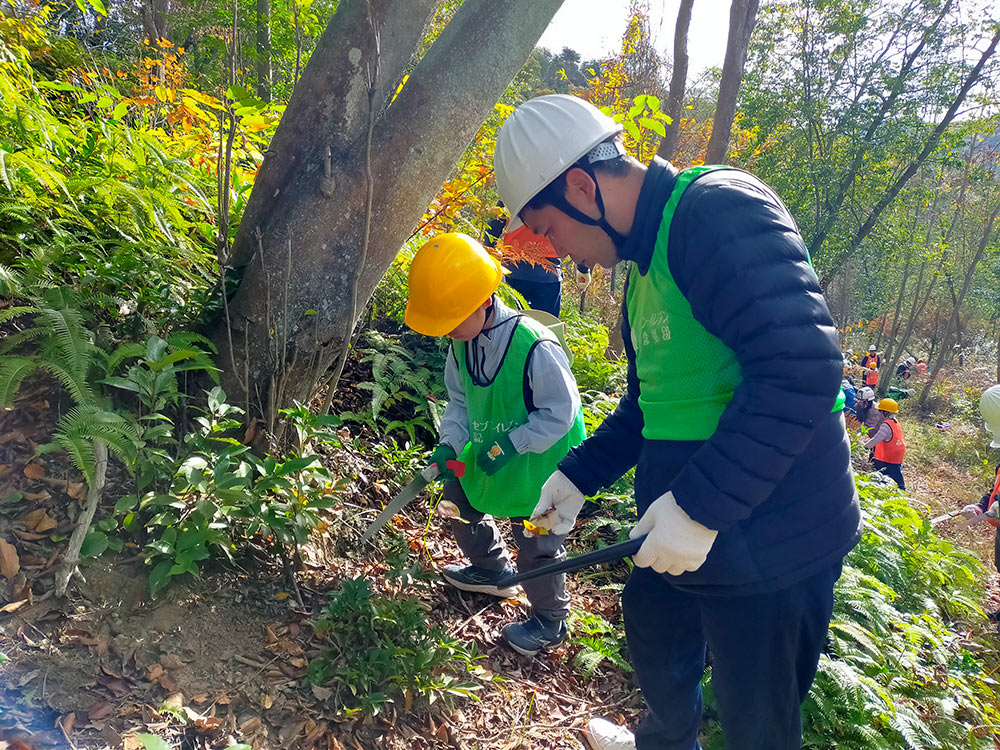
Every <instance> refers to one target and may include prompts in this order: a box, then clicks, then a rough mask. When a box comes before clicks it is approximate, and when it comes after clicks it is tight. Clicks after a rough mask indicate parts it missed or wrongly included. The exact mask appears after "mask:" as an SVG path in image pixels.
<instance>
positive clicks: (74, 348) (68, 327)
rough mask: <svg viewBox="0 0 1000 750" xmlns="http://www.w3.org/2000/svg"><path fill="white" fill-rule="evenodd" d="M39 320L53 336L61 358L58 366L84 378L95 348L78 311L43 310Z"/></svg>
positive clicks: (67, 309) (70, 309)
mask: <svg viewBox="0 0 1000 750" xmlns="http://www.w3.org/2000/svg"><path fill="white" fill-rule="evenodd" d="M39 318H40V319H41V320H43V321H44V323H43V325H45V326H46V327H48V328H49V329H50V330H51V331H52V333H53V334H54V335H55V340H56V342H57V343H58V346H59V352H60V354H61V357H62V359H61V362H60V364H61V365H62V366H63V367H65V368H66V369H68V370H70V371H71V372H73V373H75V374H77V375H78V376H80V377H81V378H83V377H86V373H87V370H88V369H89V368H90V365H91V362H92V355H93V353H94V351H95V347H94V344H93V343H92V342H91V336H90V331H88V330H87V328H86V326H84V324H83V315H82V314H81V313H80V311H79V310H76V309H74V308H69V307H68V308H64V309H61V310H59V309H43V310H42V311H41V313H39Z"/></svg>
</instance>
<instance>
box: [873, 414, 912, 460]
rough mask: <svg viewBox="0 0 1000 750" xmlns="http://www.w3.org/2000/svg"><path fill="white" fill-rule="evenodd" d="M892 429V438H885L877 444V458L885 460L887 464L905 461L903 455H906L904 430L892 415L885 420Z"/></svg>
mask: <svg viewBox="0 0 1000 750" xmlns="http://www.w3.org/2000/svg"><path fill="white" fill-rule="evenodd" d="M885 423H886V424H888V425H889V429H891V430H892V438H891V439H889V440H883V441H882V442H881V443H879V444H878V445H876V446H875V460H876V461H884V462H885V463H887V464H901V463H903V456H905V455H906V443H904V442H903V430H902V429H901V428H900V426H899V422H897V421H896V420H895V419H893V418H892V417H889V418H888V419H886V420H885Z"/></svg>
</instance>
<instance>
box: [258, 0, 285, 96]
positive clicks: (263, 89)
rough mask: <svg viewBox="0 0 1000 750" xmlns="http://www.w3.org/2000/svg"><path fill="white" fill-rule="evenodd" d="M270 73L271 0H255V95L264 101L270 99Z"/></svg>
mask: <svg viewBox="0 0 1000 750" xmlns="http://www.w3.org/2000/svg"><path fill="white" fill-rule="evenodd" d="M293 1H294V0H293ZM272 75H273V71H272V68H271V0H257V96H258V97H260V98H261V99H262V100H263V101H265V102H269V101H271V78H272Z"/></svg>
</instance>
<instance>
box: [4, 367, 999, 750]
mask: <svg viewBox="0 0 1000 750" xmlns="http://www.w3.org/2000/svg"><path fill="white" fill-rule="evenodd" d="M25 390H30V389H25ZM57 412H58V403H57V401H56V396H55V394H54V393H53V392H51V391H49V390H47V388H46V387H45V385H44V384H40V385H38V386H37V387H36V388H35V389H34V390H33V391H32V392H31V393H30V394H29V395H28V396H27V397H26V398H23V399H22V400H21V401H20V402H19V403H18V405H17V406H16V407H15V408H13V409H10V410H7V411H6V412H0V498H5V497H6V498H8V499H9V498H11V497H13V498H15V500H16V502H5V501H3V500H0V539H7V540H10V541H11V542H12V543H13V544H14V545H15V546H16V548H17V550H18V552H19V560H18V563H19V571H18V572H17V573H16V574H15V575H13V576H12V577H10V578H6V579H0V654H4V655H6V657H8V659H9V660H8V661H7V662H6V663H4V664H3V665H2V666H0V749H2V750H6V749H7V748H12V749H13V750H22V749H23V748H64V747H72V748H98V747H112V748H126V750H139V749H140V748H143V747H144V744H143V740H142V738H140V737H139V733H153V734H156V735H159V736H160V737H163V738H165V739H166V740H167V741H168V743H169V744H168V746H169V747H183V748H222V747H226V746H228V745H231V744H234V743H246V744H249V745H251V746H252V747H253V748H255V749H257V748H303V749H306V748H329V749H330V750H341V748H356V749H359V750H368V749H369V748H371V749H372V750H374V749H375V748H379V749H382V748H386V749H388V750H404V749H411V748H412V749H413V750H417V749H421V750H423V749H428V750H429V749H431V748H463V749H466V750H473V749H474V748H490V750H513V749H514V748H525V749H535V748H537V749H539V750H541V749H546V750H548V749H551V750H556V749H557V748H558V749H560V750H572V749H574V748H582V747H583V746H584V745H583V742H582V739H581V734H580V728H581V727H582V726H584V725H585V724H586V722H587V720H588V719H589V718H591V717H592V716H604V717H607V718H610V719H612V720H615V721H619V722H622V723H626V724H629V725H634V723H635V721H636V720H637V718H638V716H639V715H640V713H641V707H642V702H641V699H640V697H639V694H638V691H637V690H636V688H635V686H634V683H633V680H632V678H631V675H629V674H628V673H626V672H624V671H622V670H621V669H619V668H617V667H614V666H613V665H609V664H608V663H604V664H602V665H601V666H599V667H598V668H597V670H596V673H595V674H594V676H593V677H592V678H590V679H585V678H584V677H583V676H582V674H581V671H580V670H579V669H578V668H577V666H575V665H574V656H575V655H576V652H577V651H579V648H580V646H579V645H578V644H576V643H575V642H573V641H567V642H566V643H565V644H564V645H562V646H560V647H559V648H557V649H555V650H553V651H551V652H549V653H547V654H545V655H543V656H542V657H540V658H536V659H530V658H527V657H522V656H519V655H518V654H516V653H514V652H513V651H511V650H510V649H509V648H507V647H505V646H503V645H502V644H500V642H499V634H500V630H501V628H502V627H503V625H505V624H506V623H508V622H510V621H512V620H516V619H519V618H522V617H524V616H525V615H526V613H527V611H528V610H527V603H526V601H524V600H523V599H516V600H515V599H511V600H502V601H501V600H497V599H493V598H490V597H486V596H479V595H474V594H465V593H461V592H458V591H456V590H455V589H452V588H451V587H449V586H447V585H445V584H444V583H443V582H442V581H441V580H440V579H439V578H437V577H436V576H435V575H434V573H435V571H437V570H439V569H440V568H442V567H443V566H444V565H445V564H447V563H450V562H455V561H457V560H459V554H458V550H457V548H456V547H455V545H454V542H453V541H452V539H451V538H450V535H449V534H448V533H447V532H446V530H445V529H444V527H443V526H442V525H441V524H440V523H439V522H438V521H436V520H434V519H428V513H427V503H426V502H424V503H421V502H416V503H413V504H412V505H411V507H410V508H409V509H408V510H407V511H406V513H404V514H403V515H401V516H399V517H397V526H398V531H400V532H401V533H402V534H403V535H404V536H405V537H406V539H407V540H408V542H409V546H410V549H411V551H412V554H413V556H415V557H417V558H418V559H419V561H420V563H421V565H422V567H423V568H424V569H425V571H427V572H428V573H429V575H428V576H427V580H426V581H425V582H424V583H423V584H422V585H421V587H420V588H419V591H420V592H421V593H420V596H421V599H422V601H423V604H424V606H425V608H426V609H427V611H428V619H429V621H430V622H431V623H433V624H435V625H439V626H442V627H443V628H444V629H446V630H447V631H448V633H449V634H450V635H452V636H454V637H457V638H460V639H463V640H465V641H471V642H474V643H475V644H476V645H477V646H478V651H479V654H480V655H481V658H480V659H479V660H478V661H477V662H476V665H477V668H476V672H475V674H474V676H473V679H474V680H475V681H476V682H478V683H479V685H480V688H481V689H480V690H478V691H477V698H476V699H474V700H461V701H460V702H459V703H458V704H457V705H456V706H454V707H448V706H445V705H444V704H443V703H441V702H439V703H437V704H435V705H432V706H429V707H428V706H420V705H414V706H406V707H404V706H397V707H395V708H390V709H389V710H388V711H387V712H385V713H383V714H382V715H380V716H378V717H376V718H374V719H371V718H369V719H356V718H350V717H344V716H342V715H337V714H335V713H333V712H332V711H330V710H329V709H327V708H326V704H325V703H324V698H325V696H324V695H323V690H322V689H319V690H317V689H312V690H310V689H308V688H307V687H306V683H305V681H304V679H303V678H304V677H305V676H306V672H307V666H308V661H309V660H310V659H311V658H312V657H314V656H315V655H316V654H317V653H318V652H319V648H320V643H319V639H318V638H317V636H316V635H315V633H314V631H313V628H312V627H311V625H310V621H311V620H312V619H313V618H314V617H315V615H316V614H317V613H318V611H319V610H320V609H321V608H322V606H323V605H324V603H325V598H326V596H325V595H326V592H329V591H332V590H335V589H336V588H337V587H338V586H339V585H340V583H341V582H342V581H343V580H344V579H347V578H355V577H365V578H367V579H369V580H371V581H372V582H373V584H372V585H373V589H374V590H375V591H388V590H390V589H391V588H392V587H393V586H394V585H395V584H393V583H392V582H391V581H390V580H389V579H388V577H387V576H386V575H385V574H386V572H387V565H386V563H385V562H384V560H383V555H382V554H373V553H374V552H375V548H374V547H368V548H361V547H360V546H358V545H357V544H356V543H355V542H352V541H351V540H352V539H357V537H358V530H359V529H361V528H364V526H365V525H366V524H367V522H368V520H369V519H370V518H372V517H373V516H374V514H375V513H376V512H377V511H378V510H379V509H380V508H381V507H382V505H383V504H384V503H385V502H387V501H388V500H389V499H390V498H391V496H392V495H393V494H394V492H395V487H398V486H399V485H401V484H402V483H404V482H405V480H406V477H403V476H392V475H390V474H388V473H386V474H378V473H376V472H373V471H372V469H371V466H370V461H369V459H368V458H366V457H365V456H363V455H361V454H358V453H354V452H352V451H351V450H349V449H344V450H341V451H338V453H337V455H336V463H337V467H336V468H337V471H338V472H339V473H340V474H341V475H346V476H353V477H355V478H356V479H355V481H354V483H353V484H352V486H351V488H350V490H349V492H348V494H347V495H346V496H345V498H344V503H343V505H342V506H341V507H340V508H339V513H340V514H341V517H342V520H343V524H344V525H343V527H340V529H339V533H338V535H332V534H329V532H328V539H330V538H336V539H337V541H336V542H335V543H326V544H321V545H318V546H316V547H314V548H310V549H308V550H306V553H305V555H304V569H303V571H302V572H301V573H300V576H299V579H298V580H299V583H300V585H299V590H298V592H296V591H294V590H290V587H289V585H288V578H287V577H286V576H284V575H283V574H282V571H280V570H278V569H272V568H269V567H268V566H267V565H266V564H262V563H261V562H260V561H258V560H255V559H250V558H248V559H244V560H239V561H238V564H237V565H236V566H233V567H227V568H225V569H215V570H213V571H212V572H210V573H209V574H208V575H206V576H205V577H204V578H203V579H202V580H191V579H188V580H182V581H180V582H178V583H175V584H173V585H171V586H170V587H169V588H168V589H167V590H166V591H165V592H164V593H163V594H161V595H160V596H158V597H156V598H152V597H150V595H149V587H148V584H147V572H146V570H145V569H144V566H143V564H142V561H141V557H140V556H139V555H138V554H137V550H136V549H134V548H132V549H130V548H129V547H128V546H126V548H125V550H124V552H123V553H122V554H120V555H118V556H117V557H115V556H112V555H110V554H107V555H105V556H103V557H101V558H99V559H97V560H96V561H92V562H91V563H90V564H88V565H87V566H86V567H85V568H84V569H83V575H84V577H85V581H80V580H78V581H77V583H76V584H75V585H74V586H72V587H71V592H70V595H69V597H68V598H67V599H65V600H62V601H60V600H56V599H55V598H54V597H53V595H52V593H51V590H52V587H53V573H54V569H55V566H56V565H57V563H58V558H59V555H60V554H61V551H62V548H63V545H64V540H65V538H66V537H67V536H68V534H69V532H70V530H71V519H72V518H73V517H75V514H76V512H77V509H78V507H79V503H80V501H81V500H82V498H83V493H82V492H81V485H80V482H81V480H80V478H79V476H78V475H76V474H75V472H74V471H72V470H71V469H70V468H69V466H68V463H67V461H66V460H65V458H64V457H62V456H60V455H59V454H47V455H45V456H43V457H41V458H38V459H34V460H31V458H32V456H33V454H34V449H35V446H36V445H37V444H39V443H41V442H44V441H45V440H47V439H48V432H49V431H50V430H51V428H52V425H53V424H54V423H55V420H56V418H57ZM934 429H935V428H934V427H933V425H921V426H916V425H912V429H911V431H910V434H911V435H912V436H913V438H915V439H918V440H919V439H920V436H921V435H924V433H926V436H927V440H931V439H933V432H932V431H933V430H934ZM953 429H954V430H956V432H955V433H954V434H952V435H950V436H948V440H953V441H963V440H965V439H966V437H968V436H966V435H964V434H963V433H962V432H961V431H962V430H966V429H968V430H971V429H972V428H971V427H968V428H967V427H965V426H962V425H957V426H956V427H955V428H953ZM976 437H978V436H976ZM910 443H911V444H912V443H913V439H912V438H911V440H910ZM914 456H915V458H914V461H913V462H912V463H911V464H910V465H909V466H906V467H905V474H906V478H907V482H908V484H909V489H910V492H911V495H912V498H913V500H914V502H915V503H917V504H921V505H925V506H926V509H927V512H928V513H929V514H930V515H931V516H936V515H939V514H941V513H944V512H947V511H950V510H954V509H957V508H960V507H961V506H962V505H964V504H965V503H967V502H974V501H975V500H978V498H979V497H980V495H981V494H982V491H983V479H982V472H979V471H978V470H977V469H976V468H975V467H974V466H973V467H971V468H970V467H969V466H963V465H961V462H959V461H956V460H954V459H953V458H950V457H949V456H947V455H937V454H935V453H934V452H933V451H919V450H918V451H914ZM126 481H127V477H125V476H123V475H117V474H114V475H112V477H111V483H112V485H111V488H109V502H111V503H113V499H114V494H115V493H114V485H115V483H116V482H117V483H122V484H123V483H125V482H126ZM11 493H18V494H13V495H12V494H11ZM105 512H107V509H105ZM939 531H940V532H941V533H942V534H943V535H945V536H947V537H950V538H952V539H953V540H954V541H955V542H956V543H957V544H959V545H961V546H963V547H967V548H971V549H975V550H976V551H977V552H978V553H979V554H980V555H981V556H982V559H983V560H984V562H986V563H987V564H988V565H989V567H990V569H991V570H992V555H993V543H992V540H993V535H992V528H991V527H986V526H985V525H984V526H977V527H972V528H964V527H962V524H961V523H950V522H946V523H945V524H942V525H941V526H940V527H939ZM345 532H346V533H345ZM377 540H378V538H376V541H377ZM608 541H614V540H611V539H609V540H608ZM8 572H9V571H8ZM625 572H626V569H625V566H624V564H619V570H617V575H615V576H613V578H616V579H617V580H618V581H621V580H624V577H625ZM185 578H188V577H185ZM607 582H608V579H607V578H603V579H597V580H595V579H594V578H589V577H585V576H571V577H570V591H571V595H572V597H573V606H574V607H575V608H577V609H580V610H584V611H589V612H595V613H597V614H600V615H601V616H602V617H603V618H604V619H606V620H608V621H610V622H613V623H614V622H619V621H620V619H621V613H620V606H619V594H618V591H617V590H616V588H615V587H614V586H608V585H607ZM300 596H301V599H302V602H301V604H300V603H299V601H298V599H299V597H300ZM983 608H984V609H985V610H995V609H998V608H1000V586H998V581H997V578H996V576H995V575H994V576H992V577H991V579H990V582H989V585H988V588H987V589H986V591H985V592H984V599H983Z"/></svg>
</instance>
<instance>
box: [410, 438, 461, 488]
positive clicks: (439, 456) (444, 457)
mask: <svg viewBox="0 0 1000 750" xmlns="http://www.w3.org/2000/svg"><path fill="white" fill-rule="evenodd" d="M456 459H457V455H456V454H455V449H454V448H452V447H451V446H450V445H447V444H446V443H441V445H439V446H438V447H437V448H435V449H434V452H433V453H432V454H431V460H430V462H429V463H428V464H427V468H426V469H424V470H423V471H422V472H421V474H423V475H424V479H427V480H428V481H430V480H434V479H440V480H441V481H442V482H454V481H455V480H456V479H458V477H459V476H461V474H463V473H464V472H460V473H459V472H456V471H455V469H456V467H458V466H462V467H463V468H464V466H465V465H464V464H463V463H462V462H461V461H458V460H456ZM435 469H436V471H435ZM428 475H430V476H428Z"/></svg>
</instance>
